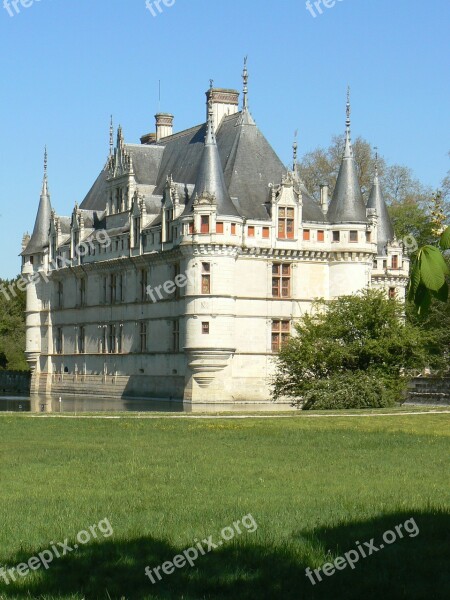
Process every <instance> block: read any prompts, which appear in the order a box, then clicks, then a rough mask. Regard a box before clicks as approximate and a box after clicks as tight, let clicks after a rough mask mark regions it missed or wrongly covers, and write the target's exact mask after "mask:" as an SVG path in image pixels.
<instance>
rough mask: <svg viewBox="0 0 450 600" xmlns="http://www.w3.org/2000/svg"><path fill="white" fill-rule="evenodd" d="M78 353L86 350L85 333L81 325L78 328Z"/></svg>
mask: <svg viewBox="0 0 450 600" xmlns="http://www.w3.org/2000/svg"><path fill="white" fill-rule="evenodd" d="M77 350H78V354H84V353H85V350H86V333H85V329H84V327H83V326H80V327H79V329H78V348H77Z"/></svg>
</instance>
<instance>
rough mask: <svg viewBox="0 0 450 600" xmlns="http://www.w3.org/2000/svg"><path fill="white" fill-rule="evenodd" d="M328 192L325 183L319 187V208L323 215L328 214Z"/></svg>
mask: <svg viewBox="0 0 450 600" xmlns="http://www.w3.org/2000/svg"><path fill="white" fill-rule="evenodd" d="M328 192H329V187H328V184H327V183H324V184H322V185H321V186H320V206H321V208H322V212H323V214H324V215H326V214H327V212H328Z"/></svg>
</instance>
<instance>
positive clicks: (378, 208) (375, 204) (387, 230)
mask: <svg viewBox="0 0 450 600" xmlns="http://www.w3.org/2000/svg"><path fill="white" fill-rule="evenodd" d="M367 208H372V209H375V212H376V213H377V215H378V226H377V229H378V235H377V239H378V254H379V255H380V256H382V255H385V254H386V244H387V242H389V241H392V240H393V239H394V237H395V234H394V227H393V226H392V221H391V217H390V216H389V212H388V209H387V206H386V202H385V200H384V196H383V192H382V190H381V185H380V180H379V177H378V167H376V169H375V177H374V180H373V186H372V190H371V192H370V196H369V201H368V202H367Z"/></svg>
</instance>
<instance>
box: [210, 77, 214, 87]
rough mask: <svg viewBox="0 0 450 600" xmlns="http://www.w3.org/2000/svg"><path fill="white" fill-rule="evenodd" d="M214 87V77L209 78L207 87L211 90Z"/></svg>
mask: <svg viewBox="0 0 450 600" xmlns="http://www.w3.org/2000/svg"><path fill="white" fill-rule="evenodd" d="M213 87H214V79H210V80H209V89H210V90H212V89H213Z"/></svg>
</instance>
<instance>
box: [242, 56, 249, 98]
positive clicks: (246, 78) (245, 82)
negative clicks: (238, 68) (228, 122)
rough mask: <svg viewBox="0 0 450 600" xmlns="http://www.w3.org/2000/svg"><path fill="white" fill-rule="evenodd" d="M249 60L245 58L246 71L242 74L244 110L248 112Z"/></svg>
mask: <svg viewBox="0 0 450 600" xmlns="http://www.w3.org/2000/svg"><path fill="white" fill-rule="evenodd" d="M247 59H248V57H247V56H246V57H245V58H244V71H243V72H242V79H243V81H244V94H243V98H244V100H243V106H242V108H243V110H248V69H247Z"/></svg>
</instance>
